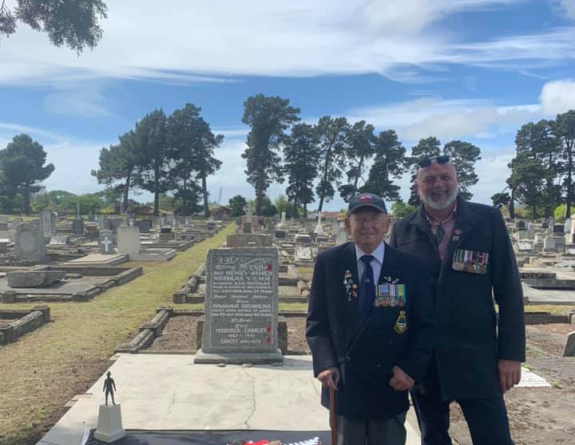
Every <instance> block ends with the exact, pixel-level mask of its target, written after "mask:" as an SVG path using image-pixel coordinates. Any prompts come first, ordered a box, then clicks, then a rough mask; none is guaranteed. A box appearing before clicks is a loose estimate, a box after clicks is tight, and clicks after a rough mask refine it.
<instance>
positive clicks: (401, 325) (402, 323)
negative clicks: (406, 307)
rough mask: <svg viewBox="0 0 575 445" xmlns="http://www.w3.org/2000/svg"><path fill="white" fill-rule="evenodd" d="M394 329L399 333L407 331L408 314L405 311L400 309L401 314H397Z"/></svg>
mask: <svg viewBox="0 0 575 445" xmlns="http://www.w3.org/2000/svg"><path fill="white" fill-rule="evenodd" d="M393 329H394V330H395V332H397V333H398V334H403V333H404V332H405V331H407V316H406V315H405V311H399V315H398V316H397V321H396V322H395V327H394V328H393Z"/></svg>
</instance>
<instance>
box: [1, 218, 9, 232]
mask: <svg viewBox="0 0 575 445" xmlns="http://www.w3.org/2000/svg"><path fill="white" fill-rule="evenodd" d="M0 230H8V221H6V220H5V219H0Z"/></svg>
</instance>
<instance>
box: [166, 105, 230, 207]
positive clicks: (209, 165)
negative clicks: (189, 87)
mask: <svg viewBox="0 0 575 445" xmlns="http://www.w3.org/2000/svg"><path fill="white" fill-rule="evenodd" d="M200 112H201V108H200V107H197V106H195V105H193V104H186V105H185V106H184V108H182V109H180V110H175V111H174V112H173V113H172V115H171V116H170V117H169V118H168V121H167V124H166V125H167V130H166V131H167V143H168V146H169V150H170V157H172V159H173V160H174V169H173V172H172V173H173V175H174V178H175V179H176V180H177V182H178V184H177V189H178V191H177V193H176V194H177V197H178V199H179V200H182V204H181V205H180V207H181V208H182V209H187V208H188V205H189V203H188V202H187V199H188V197H189V198H192V199H194V198H197V196H198V193H197V190H196V187H197V185H196V184H195V181H196V180H199V181H200V182H201V187H200V190H199V191H201V194H202V196H203V208H204V214H205V216H209V213H210V210H209V203H208V187H207V177H208V176H209V175H211V174H213V173H215V172H216V170H218V169H219V168H220V166H221V164H222V162H221V161H219V160H218V159H216V158H215V157H214V149H215V148H217V147H218V146H219V145H220V144H221V143H222V141H223V139H224V137H223V136H222V135H218V136H216V135H214V134H213V133H212V131H211V128H210V125H209V124H208V123H207V122H206V121H205V120H204V119H203V118H202V117H201V116H200ZM192 208H193V206H192Z"/></svg>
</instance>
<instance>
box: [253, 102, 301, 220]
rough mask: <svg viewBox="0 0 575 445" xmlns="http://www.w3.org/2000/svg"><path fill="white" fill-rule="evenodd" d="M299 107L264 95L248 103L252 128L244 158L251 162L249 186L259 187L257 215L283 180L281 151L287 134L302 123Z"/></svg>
mask: <svg viewBox="0 0 575 445" xmlns="http://www.w3.org/2000/svg"><path fill="white" fill-rule="evenodd" d="M299 112H300V110H299V108H294V107H292V106H290V105H289V99H282V98H281V97H267V96H264V95H263V94H258V95H256V96H252V97H249V98H248V99H247V100H246V101H245V102H244V115H243V118H242V122H243V123H244V124H246V125H249V126H250V127H251V131H250V132H249V134H248V139H247V148H246V150H245V151H244V153H243V154H242V158H244V159H246V161H247V169H246V174H247V175H248V179H247V180H248V183H250V184H251V185H252V186H254V188H255V192H256V214H258V215H260V214H261V212H262V199H263V197H264V195H265V192H266V190H267V188H268V187H269V186H270V184H271V183H272V182H273V181H274V180H275V181H278V182H281V181H283V175H282V167H281V164H280V155H279V153H278V152H279V150H280V146H281V144H282V142H283V141H284V140H285V138H286V133H285V131H286V130H287V129H288V128H289V127H290V125H292V124H293V123H295V122H297V121H299V117H298V114H299Z"/></svg>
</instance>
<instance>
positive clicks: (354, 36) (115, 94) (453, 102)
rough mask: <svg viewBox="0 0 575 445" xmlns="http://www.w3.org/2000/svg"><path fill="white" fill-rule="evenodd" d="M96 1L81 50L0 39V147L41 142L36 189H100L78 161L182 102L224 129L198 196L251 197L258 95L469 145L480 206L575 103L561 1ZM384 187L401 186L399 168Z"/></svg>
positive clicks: (275, 190)
mask: <svg viewBox="0 0 575 445" xmlns="http://www.w3.org/2000/svg"><path fill="white" fill-rule="evenodd" d="M8 3H9V4H10V3H12V4H13V3H14V1H13V0H9V1H8ZM107 3H108V8H109V14H108V15H109V17H108V19H107V20H105V21H104V22H103V28H104V38H103V40H102V41H101V42H100V44H99V45H98V47H96V48H95V49H94V50H93V51H86V52H85V53H83V54H82V55H81V56H80V57H78V56H77V55H76V54H75V53H74V52H72V51H70V50H68V49H66V48H54V47H52V46H51V45H50V44H49V42H48V39H47V37H46V36H45V35H43V34H41V33H37V32H35V31H32V30H31V29H29V28H27V27H25V26H21V27H20V28H19V30H18V32H17V34H15V35H14V36H12V37H11V38H9V39H2V41H1V42H0V43H1V45H0V104H2V106H0V147H5V145H6V144H7V143H8V142H9V141H10V140H11V139H12V137H13V136H14V135H15V134H18V133H20V132H28V133H29V134H30V135H31V136H32V137H34V138H35V139H36V140H38V141H39V142H40V143H41V144H43V145H44V147H45V149H46V151H47V152H48V159H49V161H50V162H53V163H54V165H55V167H56V170H55V172H54V173H53V175H52V176H51V177H50V178H49V179H48V180H47V181H46V182H45V185H46V187H47V188H48V189H49V190H52V189H65V190H69V191H72V192H75V193H87V192H94V191H98V190H100V189H101V187H100V186H99V185H98V184H97V182H96V181H95V179H94V178H92V177H91V176H90V170H92V169H97V168H98V153H99V150H100V149H101V148H102V147H104V146H108V145H110V144H113V143H115V142H116V140H117V137H118V135H120V134H122V133H123V132H125V131H127V130H129V129H131V128H133V126H134V124H135V122H136V121H137V120H138V119H140V118H141V117H143V116H144V115H145V114H146V113H148V112H150V111H152V110H153V109H155V108H159V107H161V108H163V109H164V110H165V111H166V112H167V113H171V112H172V111H173V110H174V109H176V108H180V107H183V106H184V105H185V103H187V102H191V103H193V104H195V105H198V106H201V107H202V109H203V116H204V118H205V119H206V120H207V121H208V122H210V124H211V125H212V128H213V129H214V130H215V131H217V132H219V133H222V134H224V135H225V136H226V138H225V142H224V144H223V146H222V147H221V148H220V150H219V151H218V152H217V153H216V156H217V157H218V158H220V159H221V160H222V161H223V165H222V169H221V170H220V171H219V172H218V173H217V174H216V175H215V176H214V177H211V178H210V180H209V183H208V185H209V189H210V191H211V193H212V197H213V198H214V199H215V198H217V196H218V194H219V190H220V188H221V189H222V202H227V201H228V199H229V198H230V197H231V196H234V195H236V194H238V193H240V194H242V195H244V196H248V197H253V189H252V188H251V187H250V186H249V185H248V184H247V183H246V182H245V174H244V170H245V161H244V160H243V159H241V156H240V155H241V153H242V151H243V149H244V141H245V137H246V132H247V131H246V128H245V127H244V126H243V125H242V123H241V117H242V113H243V102H244V100H245V99H246V98H247V97H249V96H251V95H254V94H258V93H264V94H266V95H279V96H282V97H284V98H288V99H290V101H291V104H292V105H294V106H297V107H299V108H300V109H301V117H302V119H303V120H304V121H306V122H315V121H316V120H317V119H318V118H319V117H321V116H324V115H331V116H346V117H347V118H348V119H350V120H352V121H356V120H360V119H365V120H367V121H368V122H370V123H373V124H374V125H375V127H376V129H377V130H378V131H380V130H387V129H394V130H396V131H397V132H398V134H399V136H400V139H401V140H402V142H403V143H404V145H405V146H406V147H407V148H410V147H412V146H413V145H415V144H416V143H417V141H418V140H419V139H420V138H422V137H428V136H436V137H438V138H439V139H440V140H441V142H442V143H446V142H449V141H450V140H453V139H461V140H466V141H469V142H473V143H475V144H476V145H478V146H479V147H480V148H481V149H482V159H481V161H479V162H478V164H477V172H478V174H479V177H480V181H479V183H478V184H477V185H476V186H475V187H474V188H473V189H472V192H473V193H474V194H475V198H474V199H475V200H476V201H479V202H485V203H489V197H490V196H491V195H492V194H494V193H496V192H498V191H500V190H501V189H503V188H504V187H505V179H506V178H507V177H508V170H507V163H508V162H509V161H510V160H511V158H512V157H513V154H514V137H515V132H516V131H517V129H518V128H519V127H520V126H521V125H522V124H524V123H527V122H530V121H535V120H539V119H544V118H553V117H554V116H555V115H556V114H557V113H561V112H565V111H567V110H569V109H572V108H575V74H574V68H575V44H574V42H575V0H435V1H433V0H428V1H425V0H402V1H395V0H394V1H391V0H367V1H366V0H348V1H341V2H333V1H328V0H314V1H308V0H305V1H304V0H290V1H283V0H274V1H268V0H245V1H241V2H238V1H232V0H212V1H210V2H205V1H198V0H196V1H190V0H170V1H167V2H163V3H161V4H160V3H158V2H157V1H154V0H122V1H112V0H108V2H107ZM399 182H400V184H401V186H402V194H403V195H404V196H407V194H408V192H409V184H408V178H407V177H406V178H402V179H401V180H400V181H399ZM284 188H285V185H281V184H274V185H272V186H271V187H270V189H269V195H270V196H271V197H272V198H275V197H276V196H278V195H279V194H282V193H283V190H284ZM133 197H134V198H136V199H139V200H147V199H148V196H147V195H145V194H141V195H134V196H133ZM342 206H343V203H342V201H341V200H340V199H334V200H333V201H331V202H329V203H328V204H327V209H328V210H335V209H339V208H341V207H342Z"/></svg>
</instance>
